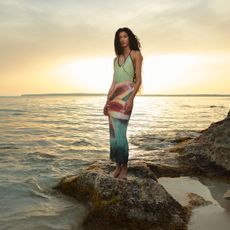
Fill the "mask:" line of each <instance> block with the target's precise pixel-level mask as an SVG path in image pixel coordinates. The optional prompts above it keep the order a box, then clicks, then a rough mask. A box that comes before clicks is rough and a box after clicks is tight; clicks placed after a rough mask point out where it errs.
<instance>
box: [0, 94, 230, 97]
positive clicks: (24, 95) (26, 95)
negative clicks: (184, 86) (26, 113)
mask: <svg viewBox="0 0 230 230" xmlns="http://www.w3.org/2000/svg"><path fill="white" fill-rule="evenodd" d="M106 95H107V93H31V94H21V95H18V96H11V95H8V96H6V95H5V96H4V95H2V96H1V95H0V97H28V96H106ZM136 96H230V94H226V93H222V94H221V93H203V94H202V93H194V94H189V93H187V94H186V93H184V94H136Z"/></svg>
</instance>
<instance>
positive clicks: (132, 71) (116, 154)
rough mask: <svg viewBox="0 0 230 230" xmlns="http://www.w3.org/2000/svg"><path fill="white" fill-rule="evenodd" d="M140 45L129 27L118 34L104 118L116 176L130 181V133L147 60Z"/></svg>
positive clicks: (121, 29) (115, 41)
mask: <svg viewBox="0 0 230 230" xmlns="http://www.w3.org/2000/svg"><path fill="white" fill-rule="evenodd" d="M140 47H141V45H140V42H139V40H138V38H137V37H136V35H134V34H133V32H132V31H131V30H130V29H129V28H127V27H123V28H119V29H118V30H117V31H116V33H115V38H114V49H115V53H116V57H115V58H114V75H113V81H112V84H111V87H110V89H109V92H108V95H107V101H106V103H105V106H104V115H107V116H108V119H109V133H110V159H111V160H112V161H113V162H116V166H117V167H116V169H115V171H114V172H113V176H114V177H117V178H121V179H127V163H128V156H129V147H128V141H127V137H126V131H127V127H128V123H129V119H130V116H131V114H132V109H133V101H134V97H135V95H136V93H137V92H138V91H139V89H140V86H141V83H142V78H141V68H142V61H143V57H142V54H141V52H140Z"/></svg>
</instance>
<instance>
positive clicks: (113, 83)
mask: <svg viewBox="0 0 230 230" xmlns="http://www.w3.org/2000/svg"><path fill="white" fill-rule="evenodd" d="M115 59H116V58H114V60H113V63H115ZM113 66H114V65H113ZM114 85H115V81H114V73H113V81H112V84H111V86H110V88H109V91H108V94H107V100H106V103H107V102H108V101H109V99H110V96H111V95H110V94H111V93H112V91H113V88H114Z"/></svg>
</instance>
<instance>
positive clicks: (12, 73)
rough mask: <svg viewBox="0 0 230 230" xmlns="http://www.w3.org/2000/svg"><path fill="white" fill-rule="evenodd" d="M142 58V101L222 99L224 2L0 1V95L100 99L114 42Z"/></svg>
mask: <svg viewBox="0 0 230 230" xmlns="http://www.w3.org/2000/svg"><path fill="white" fill-rule="evenodd" d="M120 27H128V28H130V29H131V30H132V31H133V33H134V34H135V35H136V36H137V37H138V38H139V40H140V43H141V53H142V55H143V58H144V59H143V65H142V84H143V94H187V93H188V94H196V93H204V94H205V93H210V94H212V93H218V94H227V93H230V43H229V37H230V2H229V1H226V0H142V1H138V0H126V1H121V0H84V1H80V0H65V1H62V0H7V1H1V2H0V96H19V95H21V94H27V93H107V92H108V89H109V87H110V85H111V82H112V77H113V58H114V57H115V53H114V35H115V32H116V30H117V29H118V28H120Z"/></svg>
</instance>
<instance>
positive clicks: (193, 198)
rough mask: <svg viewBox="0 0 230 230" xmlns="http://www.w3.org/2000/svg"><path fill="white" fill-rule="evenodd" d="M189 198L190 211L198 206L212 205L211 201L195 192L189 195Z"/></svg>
mask: <svg viewBox="0 0 230 230" xmlns="http://www.w3.org/2000/svg"><path fill="white" fill-rule="evenodd" d="M187 197H188V208H190V209H192V208H195V207H198V206H203V205H208V204H212V202H211V201H209V200H205V199H204V198H203V197H201V196H199V195H198V194H196V193H193V192H190V193H187Z"/></svg>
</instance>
